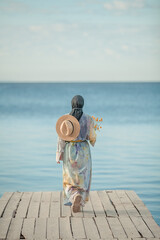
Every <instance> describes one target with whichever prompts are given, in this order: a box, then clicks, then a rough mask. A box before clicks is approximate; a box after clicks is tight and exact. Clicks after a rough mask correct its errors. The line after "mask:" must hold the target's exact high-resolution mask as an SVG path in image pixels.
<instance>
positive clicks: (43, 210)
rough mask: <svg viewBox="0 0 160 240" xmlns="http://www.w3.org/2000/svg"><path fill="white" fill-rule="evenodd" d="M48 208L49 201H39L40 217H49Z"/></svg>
mask: <svg viewBox="0 0 160 240" xmlns="http://www.w3.org/2000/svg"><path fill="white" fill-rule="evenodd" d="M49 210H50V202H41V204H40V212H39V217H40V218H42V217H43V218H48V217H49Z"/></svg>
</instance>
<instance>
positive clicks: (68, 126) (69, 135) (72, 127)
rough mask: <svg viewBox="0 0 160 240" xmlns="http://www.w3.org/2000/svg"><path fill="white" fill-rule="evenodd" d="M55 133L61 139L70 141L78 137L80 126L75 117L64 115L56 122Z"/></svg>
mask: <svg viewBox="0 0 160 240" xmlns="http://www.w3.org/2000/svg"><path fill="white" fill-rule="evenodd" d="M56 131H57V134H58V136H59V137H60V138H61V139H63V140H65V141H72V140H74V139H76V138H77V137H78V135H79V132H80V124H79V122H78V120H77V119H76V118H75V117H73V116H72V115H69V114H66V115H63V116H62V117H60V118H59V119H58V120H57V123H56Z"/></svg>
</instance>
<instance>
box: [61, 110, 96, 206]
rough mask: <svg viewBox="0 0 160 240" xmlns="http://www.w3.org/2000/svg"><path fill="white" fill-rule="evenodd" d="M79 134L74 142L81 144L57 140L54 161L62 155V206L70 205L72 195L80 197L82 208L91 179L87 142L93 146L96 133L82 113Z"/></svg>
mask: <svg viewBox="0 0 160 240" xmlns="http://www.w3.org/2000/svg"><path fill="white" fill-rule="evenodd" d="M79 124H80V133H79V135H78V137H77V138H76V139H74V141H76V140H82V141H83V142H66V141H64V140H62V139H60V138H58V144H57V155H56V161H57V162H58V161H59V157H60V155H61V154H63V159H62V160H63V197H64V204H65V205H71V204H72V203H73V199H74V195H75V194H77V193H79V194H81V196H82V202H81V204H82V206H84V205H85V203H86V202H87V201H88V195H89V191H90V185H91V178H92V159H91V152H90V146H89V142H90V144H91V145H92V146H94V144H95V142H96V131H95V128H94V121H93V119H92V117H90V116H89V115H88V114H85V113H83V115H82V117H81V118H80V120H79Z"/></svg>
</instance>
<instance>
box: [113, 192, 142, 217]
mask: <svg viewBox="0 0 160 240" xmlns="http://www.w3.org/2000/svg"><path fill="white" fill-rule="evenodd" d="M113 192H115V193H116V194H117V196H118V197H119V199H120V201H121V203H122V204H123V206H124V207H125V209H126V211H127V213H128V215H129V216H131V215H133V216H140V214H139V212H138V211H137V209H136V208H135V206H134V205H133V203H132V202H131V200H130V199H129V197H128V196H127V194H126V192H125V191H124V190H115V191H113Z"/></svg>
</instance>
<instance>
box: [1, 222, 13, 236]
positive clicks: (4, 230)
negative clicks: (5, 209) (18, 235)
mask: <svg viewBox="0 0 160 240" xmlns="http://www.w3.org/2000/svg"><path fill="white" fill-rule="evenodd" d="M10 223H11V218H0V239H6V236H7V232H8V229H9V226H10Z"/></svg>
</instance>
